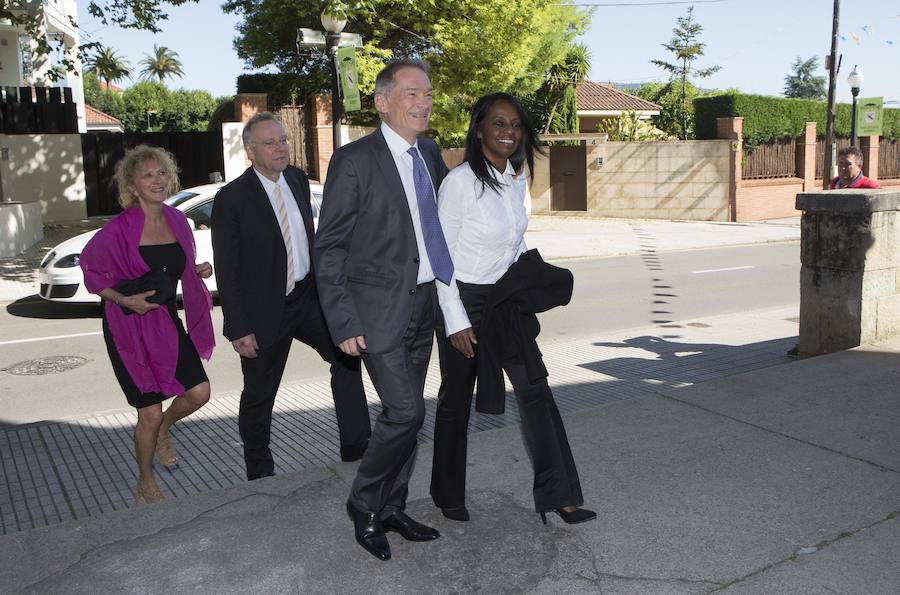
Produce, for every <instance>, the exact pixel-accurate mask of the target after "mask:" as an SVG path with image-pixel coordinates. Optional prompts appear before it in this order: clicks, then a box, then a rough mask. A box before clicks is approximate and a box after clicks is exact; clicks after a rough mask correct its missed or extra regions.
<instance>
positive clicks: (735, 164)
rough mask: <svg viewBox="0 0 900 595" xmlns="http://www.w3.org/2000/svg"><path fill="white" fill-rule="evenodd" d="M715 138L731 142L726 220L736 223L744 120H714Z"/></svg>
mask: <svg viewBox="0 0 900 595" xmlns="http://www.w3.org/2000/svg"><path fill="white" fill-rule="evenodd" d="M716 138H721V139H727V140H730V141H731V163H730V164H729V168H728V169H729V174H728V211H729V213H728V220H729V221H737V220H738V219H737V217H738V212H737V199H738V192H739V191H740V184H741V175H742V174H743V170H742V167H741V161H742V157H743V153H744V151H743V147H742V143H743V139H744V119H743V118H716Z"/></svg>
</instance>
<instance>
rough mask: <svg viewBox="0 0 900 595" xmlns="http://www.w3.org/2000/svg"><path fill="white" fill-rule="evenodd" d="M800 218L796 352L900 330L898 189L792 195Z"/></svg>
mask: <svg viewBox="0 0 900 595" xmlns="http://www.w3.org/2000/svg"><path fill="white" fill-rule="evenodd" d="M796 206H797V208H798V209H801V210H803V216H802V219H801V251H800V259H801V263H802V267H801V271H800V355H801V356H807V357H808V356H811V355H820V354H824V353H831V352H834V351H840V350H843V349H849V348H851V347H856V346H858V345H864V344H869V343H876V342H879V341H884V340H886V339H890V338H892V337H895V336H897V334H898V333H900V191H898V190H832V191H829V192H807V193H802V194H799V195H798V196H797V203H796Z"/></svg>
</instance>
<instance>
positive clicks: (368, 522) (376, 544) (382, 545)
mask: <svg viewBox="0 0 900 595" xmlns="http://www.w3.org/2000/svg"><path fill="white" fill-rule="evenodd" d="M347 515H349V517H350V519H351V520H352V521H353V530H354V532H355V534H356V543H358V544H359V545H361V546H362V547H363V549H364V550H366V551H367V552H369V553H370V554H372V555H373V556H375V557H376V558H378V559H379V560H390V559H391V544H390V542H389V541H388V538H387V537H386V536H385V534H384V528H383V527H382V525H381V520H380V519H379V518H378V515H377V514H371V513H367V512H362V511H361V510H357V509H356V507H355V506H353V505H352V504H350V501H349V500H348V501H347Z"/></svg>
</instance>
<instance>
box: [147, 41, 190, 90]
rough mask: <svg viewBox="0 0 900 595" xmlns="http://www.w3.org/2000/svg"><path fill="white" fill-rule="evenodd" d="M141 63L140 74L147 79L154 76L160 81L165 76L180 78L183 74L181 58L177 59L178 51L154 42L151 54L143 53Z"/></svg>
mask: <svg viewBox="0 0 900 595" xmlns="http://www.w3.org/2000/svg"><path fill="white" fill-rule="evenodd" d="M141 64H143V65H144V69H143V70H142V71H141V76H142V77H144V78H148V79H149V78H152V77H154V76H155V77H157V78H158V79H159V82H160V83H161V82H163V79H165V78H166V77H176V76H177V77H178V78H181V77H183V76H184V71H183V70H182V69H181V60H179V59H178V52H176V51H174V50H170V49H169V48H167V47H166V46H164V45H160V46H158V45H156V44H154V45H153V55H152V56H150V55H145V56H144V59H143V60H141Z"/></svg>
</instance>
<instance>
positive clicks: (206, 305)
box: [80, 205, 215, 395]
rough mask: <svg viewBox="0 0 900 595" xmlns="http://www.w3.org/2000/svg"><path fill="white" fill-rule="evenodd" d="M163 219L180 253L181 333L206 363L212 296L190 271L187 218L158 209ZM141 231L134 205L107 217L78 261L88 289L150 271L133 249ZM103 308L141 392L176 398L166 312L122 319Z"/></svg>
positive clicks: (108, 305)
mask: <svg viewBox="0 0 900 595" xmlns="http://www.w3.org/2000/svg"><path fill="white" fill-rule="evenodd" d="M163 215H164V216H165V218H166V222H167V223H168V224H169V228H170V229H171V230H172V233H173V234H174V235H175V239H176V240H178V243H179V244H180V245H181V248H182V250H184V254H185V266H184V273H183V274H182V275H181V291H182V294H183V296H182V297H183V299H184V312H185V317H186V318H187V327H186V330H187V332H188V335H189V336H190V338H191V341H192V342H193V343H194V347H196V348H197V353H198V354H200V357H202V358H203V359H205V360H207V361H208V360H209V358H210V357H211V356H212V352H213V347H214V346H215V336H214V333H213V328H212V317H211V316H210V311H211V310H212V298H211V297H210V295H209V291H208V290H207V289H206V285H205V284H204V283H203V281H202V280H201V279H200V277H199V276H198V275H197V272H196V270H195V266H194V265H195V261H196V258H197V250H196V247H195V246H194V234H193V232H192V231H191V226H190V224H189V223H188V221H187V217H185V216H184V214H183V213H182V212H181V211H179V210H178V209H175V208H172V207H170V206H168V205H163ZM143 229H144V212H143V211H142V210H141V209H140V207H132V208H129V209H125V211H123V212H122V213H121V214H119V215H118V216H116V217H115V218H113V219H111V220H110V221H109V222H108V223H107V224H106V225H104V226H103V229H101V230H100V231H98V232H97V233H96V235H94V237H93V238H91V240H90V241H89V242H88V244H87V246H85V247H84V250H83V251H82V252H81V258H80V262H81V269H82V270H83V271H84V284H85V287H87V289H88V291H90V292H91V293H98V292H99V291H101V290H103V289H106V288H108V287H114V286H115V285H116V284H117V283H119V281H122V280H123V279H135V278H137V277H140V276H141V275H143V274H144V273H146V272H147V271H149V270H150V269H149V267H148V266H147V263H145V262H144V259H143V258H141V255H140V252H139V251H138V246H139V244H140V241H141V232H142V231H143ZM104 307H105V315H106V321H107V324H108V325H109V331H110V333H111V334H112V338H113V342H114V343H115V346H116V350H117V351H118V353H119V356H120V357H121V358H122V363H123V364H124V365H125V369H126V370H128V373H129V374H130V375H131V378H132V379H133V380H134V383H135V384H136V385H137V387H138V388H139V389H140V390H141V391H142V392H161V393H164V394H166V395H180V394H182V393H183V392H184V387H183V386H182V385H181V384H180V383H179V382H178V381H177V380H176V379H175V367H176V365H177V363H178V331H177V330H176V328H175V325H174V324H172V320H171V317H170V316H169V312H168V310H167V308H165V307H160V308H157V309H156V310H151V311H149V312H147V313H146V314H144V315H142V316H141V315H137V314H133V315H131V316H126V315H125V314H124V313H123V312H122V309H121V308H120V307H119V306H117V305H116V304H115V303H113V302H105V305H104Z"/></svg>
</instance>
